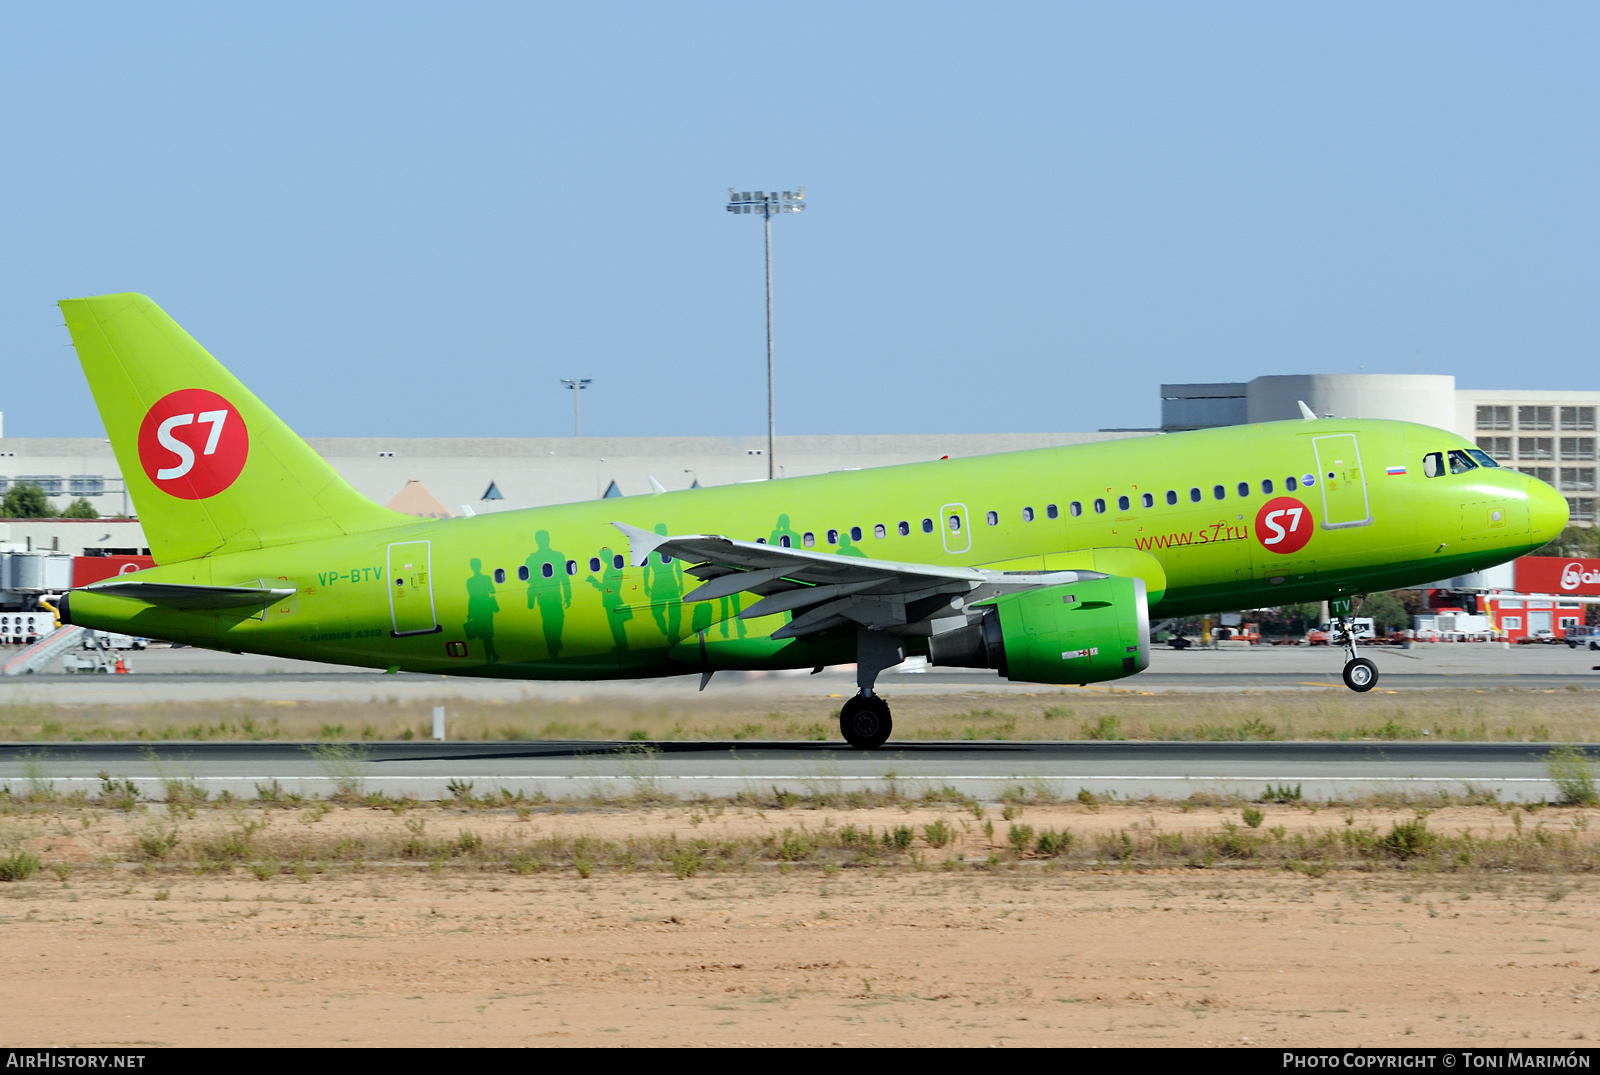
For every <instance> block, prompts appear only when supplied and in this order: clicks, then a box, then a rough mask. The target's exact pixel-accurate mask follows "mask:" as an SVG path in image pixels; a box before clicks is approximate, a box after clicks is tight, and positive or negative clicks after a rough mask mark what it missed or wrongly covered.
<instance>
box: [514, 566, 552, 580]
mask: <svg viewBox="0 0 1600 1075" xmlns="http://www.w3.org/2000/svg"><path fill="white" fill-rule="evenodd" d="M544 566H545V570H546V571H548V570H549V569H550V565H549V564H545V565H544ZM545 577H546V578H549V577H550V576H548V575H546V576H545ZM517 581H518V582H527V581H528V565H527V564H523V565H522V566H521V567H519V568H517Z"/></svg>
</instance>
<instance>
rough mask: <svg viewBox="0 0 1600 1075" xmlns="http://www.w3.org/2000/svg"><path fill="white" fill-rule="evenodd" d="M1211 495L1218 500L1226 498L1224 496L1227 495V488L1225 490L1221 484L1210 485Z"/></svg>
mask: <svg viewBox="0 0 1600 1075" xmlns="http://www.w3.org/2000/svg"><path fill="white" fill-rule="evenodd" d="M1211 495H1212V496H1213V497H1215V498H1216V499H1218V500H1222V499H1224V498H1226V497H1227V495H1228V490H1226V489H1224V488H1223V487H1222V486H1220V485H1213V486H1212V487H1211Z"/></svg>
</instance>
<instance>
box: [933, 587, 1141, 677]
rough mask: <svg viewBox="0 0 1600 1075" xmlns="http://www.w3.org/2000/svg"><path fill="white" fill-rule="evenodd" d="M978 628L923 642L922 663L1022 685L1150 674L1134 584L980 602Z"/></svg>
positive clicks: (1043, 589) (1028, 593) (1045, 590)
mask: <svg viewBox="0 0 1600 1075" xmlns="http://www.w3.org/2000/svg"><path fill="white" fill-rule="evenodd" d="M974 607H975V608H982V609H983V610H984V611H983V615H982V617H981V618H980V619H979V620H978V621H977V622H976V623H970V624H968V625H967V626H966V627H963V628H960V629H958V630H955V631H949V632H946V633H945V634H941V635H935V636H934V637H932V638H930V639H929V640H928V662H929V663H930V664H934V665H953V666H958V667H963V668H995V669H998V670H999V672H1000V674H1001V675H1003V676H1005V677H1006V678H1007V679H1012V680H1018V681H1022V682H1027V683H1098V682H1101V681H1103V680H1107V679H1121V678H1123V677H1124V676H1131V675H1134V674H1136V673H1138V672H1142V671H1144V670H1145V669H1146V668H1148V667H1149V666H1150V613H1149V608H1148V605H1147V603H1146V601H1145V584H1144V580H1143V579H1138V578H1097V579H1082V580H1080V581H1078V582H1074V583H1067V584H1065V585H1061V586H1045V587H1041V588H1040V589H1037V590H1024V591H1023V592H1021V593H1014V594H1005V595H1003V596H1001V597H994V598H990V599H989V600H987V601H980V602H978V603H977V604H976V605H975V606H974Z"/></svg>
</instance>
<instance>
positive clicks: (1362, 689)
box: [1334, 616, 1378, 694]
mask: <svg viewBox="0 0 1600 1075" xmlns="http://www.w3.org/2000/svg"><path fill="white" fill-rule="evenodd" d="M1334 637H1335V639H1336V640H1337V641H1338V642H1339V643H1340V644H1342V645H1343V646H1344V651H1345V653H1346V654H1347V655H1348V656H1349V658H1350V659H1349V660H1347V661H1345V662H1344V685H1345V686H1346V687H1349V688H1350V689H1351V690H1353V691H1356V692H1357V693H1360V694H1365V693H1366V692H1367V691H1370V690H1371V689H1372V688H1373V687H1376V686H1377V685H1378V666H1377V665H1375V664H1373V663H1372V662H1371V661H1369V660H1367V659H1366V658H1365V657H1357V656H1356V632H1355V628H1354V627H1352V626H1351V625H1350V617H1348V616H1340V617H1339V629H1338V631H1337V633H1336V634H1335V636H1334Z"/></svg>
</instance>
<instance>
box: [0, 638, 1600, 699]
mask: <svg viewBox="0 0 1600 1075" xmlns="http://www.w3.org/2000/svg"><path fill="white" fill-rule="evenodd" d="M1364 652H1365V653H1366V655H1368V656H1370V657H1371V658H1372V659H1373V660H1374V661H1375V662H1377V665H1378V668H1379V672H1380V679H1379V681H1378V688H1377V689H1378V690H1383V691H1414V690H1485V691H1487V690H1545V691H1548V690H1564V689H1576V690H1600V671H1597V670H1596V667H1595V666H1596V665H1600V653H1594V652H1590V651H1589V650H1586V649H1576V650H1573V649H1568V648H1567V647H1565V646H1523V647H1517V648H1513V649H1502V648H1494V647H1479V646H1468V645H1434V646H1427V647H1418V648H1416V649H1414V650H1399V649H1393V648H1372V649H1369V650H1366V651H1364ZM127 660H128V663H129V664H131V665H132V667H133V670H134V674H132V675H126V676H112V675H65V674H61V673H59V672H52V673H48V674H40V675H26V676H11V677H3V678H0V705H6V704H30V705H31V704H53V705H128V704H134V705H139V704H146V705H149V704H159V703H190V702H221V701H235V700H259V699H268V698H270V699H273V700H275V701H282V702H290V701H294V702H371V701H384V700H389V699H395V700H402V701H404V700H422V699H436V700H448V699H463V700H471V701H485V702H487V701H507V702H509V701H520V700H528V699H545V700H563V701H567V700H575V699H582V698H601V697H603V698H626V699H635V700H637V699H649V700H659V699H663V698H676V699H679V700H685V699H693V698H696V697H701V698H707V699H718V698H728V697H730V696H743V697H747V698H752V699H755V698H778V697H784V698H793V697H814V698H827V697H832V696H835V695H837V696H848V695H850V694H853V693H855V689H856V685H855V670H854V668H853V666H841V667H838V668H828V669H824V670H823V671H822V673H820V674H818V675H814V676H813V675H810V674H808V673H807V672H806V671H799V672H719V673H717V674H716V676H714V677H713V679H712V682H711V685H710V686H709V687H708V688H707V692H706V694H705V695H700V694H699V693H698V692H699V686H700V677H699V676H698V675H688V676H675V677H670V678H665V679H647V680H599V681H588V682H574V681H570V680H557V681H549V680H525V679H474V678H469V677H463V676H432V675H417V674H408V673H400V674H396V675H385V674H384V673H382V672H379V671H372V670H369V669H352V668H349V667H347V666H342V665H329V664H314V663H310V662H306V661H291V660H286V659H283V658H277V657H259V656H252V655H248V654H246V655H241V654H229V653H217V652H213V651H209V650H196V649H165V648H161V649H151V650H145V651H140V652H135V653H130V654H128V655H127ZM1342 664H1343V655H1342V654H1341V653H1340V652H1339V651H1338V650H1335V649H1330V648H1327V647H1320V648H1316V649H1310V648H1306V647H1299V648H1291V647H1281V648H1280V647H1272V646H1265V647H1262V646H1258V647H1253V648H1251V649H1246V650H1186V651H1182V652H1179V651H1174V650H1170V649H1159V648H1158V649H1157V650H1156V651H1155V653H1154V654H1153V656H1152V663H1151V667H1150V669H1149V670H1148V671H1145V672H1142V673H1140V674H1139V675H1137V676H1132V677H1130V678H1128V679H1124V680H1117V681H1115V682H1112V683H1105V684H1097V685H1095V686H1092V687H1082V688H1079V687H1057V686H1051V685H1049V684H1038V683H1012V682H1008V681H1006V680H1003V679H1001V678H1000V677H999V676H998V675H997V674H996V673H994V672H985V671H972V670H967V669H946V668H927V667H926V666H925V665H920V664H919V663H917V662H915V661H913V662H908V664H907V665H906V666H904V667H903V668H901V669H898V670H892V671H889V672H886V673H884V675H883V676H882V678H881V679H880V681H879V686H880V688H881V689H882V691H883V692H884V693H885V694H887V695H889V696H890V697H894V696H896V695H918V694H949V693H979V694H1012V695H1018V694H1021V695H1033V694H1041V693H1051V692H1061V691H1067V692H1071V691H1075V690H1092V691H1134V692H1140V691H1148V692H1151V693H1157V694H1159V693H1165V692H1199V693H1208V692H1210V693H1234V692H1239V691H1301V692H1305V691H1311V692H1314V691H1323V690H1336V691H1343V690H1345V687H1344V685H1343V683H1342V682H1341V681H1340V678H1339V672H1340V668H1341V667H1342Z"/></svg>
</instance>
